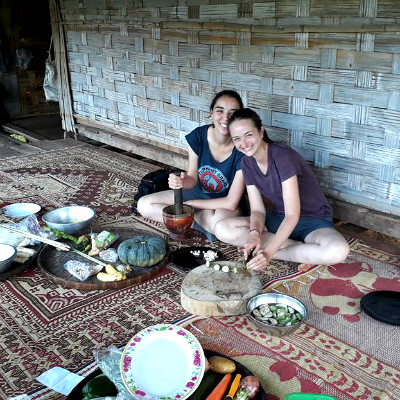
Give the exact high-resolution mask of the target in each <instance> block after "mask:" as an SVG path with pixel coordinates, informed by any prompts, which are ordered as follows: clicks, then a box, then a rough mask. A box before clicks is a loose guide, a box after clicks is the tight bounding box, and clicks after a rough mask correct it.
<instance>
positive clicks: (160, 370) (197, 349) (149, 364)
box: [121, 324, 205, 400]
mask: <svg viewBox="0 0 400 400" xmlns="http://www.w3.org/2000/svg"><path fill="white" fill-rule="evenodd" d="M204 368H205V356H204V352H203V348H202V347H201V345H200V343H199V342H198V340H197V339H196V338H195V336H193V334H192V333H190V332H189V331H187V330H186V329H184V328H182V327H180V326H177V325H170V324H159V325H154V326H150V327H148V328H146V329H143V330H141V331H140V332H139V333H137V334H136V335H135V336H134V337H133V338H132V339H131V340H130V341H129V342H128V344H127V345H126V346H125V349H124V351H123V354H122V357H121V376H122V380H123V382H124V385H125V386H126V388H127V389H128V391H129V392H130V393H131V394H132V395H134V396H135V398H138V399H140V400H150V399H151V400H157V399H163V400H168V399H171V400H172V399H173V400H176V399H179V400H183V399H186V398H187V397H189V396H190V395H191V394H192V393H193V392H194V391H195V390H196V388H197V386H198V385H199V384H200V382H201V380H202V378H203V375H204Z"/></svg>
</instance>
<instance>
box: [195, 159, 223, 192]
mask: <svg viewBox="0 0 400 400" xmlns="http://www.w3.org/2000/svg"><path fill="white" fill-rule="evenodd" d="M199 179H200V182H201V187H202V190H203V192H206V193H218V192H222V191H223V190H225V189H227V188H228V186H229V184H228V180H227V179H226V177H225V175H224V174H223V173H222V172H221V171H220V170H219V169H218V168H214V167H212V166H210V165H203V166H202V167H200V168H199Z"/></svg>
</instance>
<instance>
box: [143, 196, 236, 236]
mask: <svg viewBox="0 0 400 400" xmlns="http://www.w3.org/2000/svg"><path fill="white" fill-rule="evenodd" d="M172 204H174V192H173V190H165V191H163V192H157V193H152V194H149V195H147V196H143V197H141V198H140V199H139V201H138V204H137V209H138V211H139V213H140V214H141V215H142V216H143V217H145V218H148V219H151V220H153V221H157V222H163V216H162V210H163V208H164V207H166V206H169V205H172ZM239 214H240V211H239V210H238V209H237V210H235V211H231V210H227V209H223V208H218V209H216V210H202V209H196V210H195V213H194V219H195V221H196V222H197V223H198V224H199V225H200V226H201V227H203V228H204V229H205V230H206V231H208V232H211V233H212V234H214V229H215V228H214V227H215V224H216V223H217V222H219V221H220V220H222V219H224V218H230V217H237V216H238V215H239Z"/></svg>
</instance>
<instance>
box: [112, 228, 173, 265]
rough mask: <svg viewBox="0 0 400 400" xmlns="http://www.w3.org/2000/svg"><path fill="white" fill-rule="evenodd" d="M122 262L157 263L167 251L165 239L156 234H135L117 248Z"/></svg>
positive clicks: (131, 263) (137, 263) (132, 263)
mask: <svg viewBox="0 0 400 400" xmlns="http://www.w3.org/2000/svg"><path fill="white" fill-rule="evenodd" d="M117 252H118V257H119V259H120V260H121V262H122V263H123V264H130V265H137V266H138V267H150V266H152V265H154V264H157V263H159V262H160V261H161V260H162V259H163V258H164V257H165V254H166V252H167V249H166V246H165V241H164V240H163V239H162V238H160V237H157V236H135V237H133V238H131V239H127V240H125V241H123V242H122V243H121V244H120V245H119V246H118V249H117Z"/></svg>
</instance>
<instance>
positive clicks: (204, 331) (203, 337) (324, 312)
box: [0, 145, 400, 400]
mask: <svg viewBox="0 0 400 400" xmlns="http://www.w3.org/2000/svg"><path fill="white" fill-rule="evenodd" d="M157 168H158V167H155V166H153V165H150V164H147V163H144V162H141V161H138V160H135V159H132V158H130V157H126V156H122V155H119V154H116V153H113V152H111V151H108V150H104V149H98V148H96V147H93V146H90V145H79V146H76V147H73V148H70V149H68V150H63V151H53V152H47V153H44V154H40V155H34V156H25V157H19V158H16V157H15V158H9V159H7V160H3V161H0V201H1V202H3V203H5V202H19V201H33V202H36V203H39V204H40V205H42V206H43V208H44V209H43V210H42V212H44V211H46V210H47V209H51V208H54V207H58V206H64V205H70V204H82V205H84V204H85V205H90V206H92V207H93V208H95V210H96V213H97V216H96V221H95V223H96V224H97V225H102V226H104V227H107V228H117V227H135V228H138V229H147V230H149V231H154V232H162V233H167V232H166V230H165V228H164V227H163V226H162V225H160V224H156V223H152V222H150V221H147V220H144V219H142V218H141V217H138V216H134V215H132V212H131V209H130V206H131V203H132V199H133V196H134V194H135V192H136V188H137V185H138V183H139V181H140V178H141V177H142V176H143V175H145V174H146V173H147V172H149V171H151V170H154V169H157ZM350 242H351V246H352V252H351V254H350V256H349V259H348V260H347V262H346V263H345V264H342V265H336V266H335V267H327V268H325V267H321V266H315V267H314V268H313V269H312V270H311V271H309V272H308V273H306V274H300V273H297V270H296V265H295V264H289V263H283V262H274V263H273V265H272V267H271V268H270V269H269V270H268V271H267V272H265V273H263V274H261V275H260V277H261V280H262V282H263V284H264V287H265V290H275V291H279V292H282V293H290V294H292V295H293V296H295V297H296V298H299V299H300V300H301V301H302V302H304V303H305V304H306V306H307V309H308V312H309V316H308V319H307V321H306V323H304V324H303V325H302V326H301V328H299V329H298V330H297V331H296V332H295V333H294V334H291V335H289V336H287V337H284V338H273V337H270V336H267V335H265V334H264V333H263V332H262V331H260V330H258V329H256V328H255V326H253V325H252V324H251V323H250V322H249V320H248V319H247V318H246V317H245V316H239V317H227V318H202V317H194V316H190V315H187V312H185V310H183V309H182V308H181V306H180V286H181V282H182V279H183V277H184V276H185V273H186V272H185V271H182V270H180V269H179V268H177V267H175V266H174V265H173V264H172V263H169V264H168V265H167V267H166V268H165V269H163V270H162V271H161V272H160V273H159V274H158V275H156V276H155V277H153V278H152V279H151V280H149V281H147V282H144V283H141V284H139V285H135V286H132V287H128V288H124V289H119V290H106V291H79V290H76V289H68V288H64V287H61V286H58V285H56V284H54V283H52V282H50V281H49V280H48V279H47V278H46V277H45V276H44V275H43V274H42V273H41V272H40V270H39V269H38V268H36V267H33V268H31V269H29V270H27V271H25V272H24V273H22V274H20V275H18V276H14V277H12V278H10V279H7V280H4V281H2V282H0V333H1V338H2V341H1V343H0V397H1V398H6V397H7V396H11V395H17V394H22V393H27V392H30V391H33V392H32V399H40V400H44V399H50V398H51V399H62V398H64V397H63V396H60V395H57V394H56V393H54V392H52V391H49V390H47V389H40V384H39V383H38V382H36V381H35V377H37V376H38V375H40V374H41V373H42V372H44V371H46V370H48V369H49V368H51V367H54V366H61V367H64V368H67V369H69V370H70V371H74V372H79V373H80V374H82V375H86V374H87V373H89V372H90V371H92V370H93V369H94V368H96V366H95V365H94V364H93V363H92V359H93V356H92V351H93V350H94V349H95V348H105V347H107V346H110V345H116V346H122V345H124V343H126V342H127V341H128V340H129V339H130V338H131V337H132V336H133V335H134V334H135V333H136V332H137V331H139V330H140V329H142V328H144V327H146V326H150V325H153V324H157V323H160V322H167V323H168V322H170V323H172V322H177V323H179V324H181V325H183V326H186V327H187V328H188V329H189V330H191V331H192V332H193V334H195V335H196V336H197V337H198V338H199V340H200V341H201V343H202V344H203V346H204V348H208V349H211V350H216V351H219V352H221V353H224V354H226V355H228V356H231V357H233V358H235V359H236V360H237V361H239V362H241V363H242V364H244V365H245V366H247V367H248V368H249V369H250V370H251V371H253V372H254V374H256V375H257V376H259V377H260V380H261V383H262V386H263V388H264V389H265V391H266V392H267V393H268V399H269V400H283V399H284V396H285V394H287V393H290V392H299V391H303V392H307V391H308V392H314V393H327V394H331V395H333V396H335V397H337V398H338V399H340V400H347V399H349V400H353V399H360V400H361V399H366V400H370V399H372V400H378V399H380V400H382V399H383V400H385V399H388V400H389V399H400V392H399V387H400V385H399V383H400V365H399V357H398V354H399V353H400V344H399V343H400V342H399V340H398V338H399V332H400V329H399V327H394V326H390V325H385V324H383V323H380V322H377V321H375V320H373V319H372V318H370V317H368V316H366V315H365V314H364V313H362V312H361V311H360V306H359V303H360V298H361V297H362V295H363V294H365V293H368V292H370V291H373V290H377V289H382V288H384V289H391V290H398V291H400V268H399V264H400V263H399V259H398V258H396V257H393V256H390V255H388V254H386V253H383V252H381V251H377V250H374V249H371V248H369V247H367V246H364V245H363V244H362V243H360V242H358V241H354V240H350ZM186 244H187V243H186ZM190 244H192V245H207V244H208V243H207V242H206V240H205V238H204V236H203V235H201V234H198V233H196V232H193V235H192V236H191V239H190ZM180 245H181V243H176V242H170V246H171V250H174V249H175V248H176V247H179V246H180ZM217 246H218V249H219V250H220V251H221V252H222V253H223V256H224V258H225V259H230V260H235V259H236V258H237V252H236V249H235V248H232V247H230V246H227V245H224V244H222V243H218V244H217Z"/></svg>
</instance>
